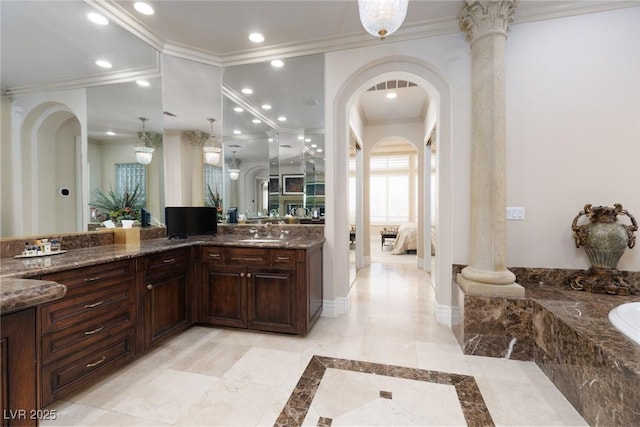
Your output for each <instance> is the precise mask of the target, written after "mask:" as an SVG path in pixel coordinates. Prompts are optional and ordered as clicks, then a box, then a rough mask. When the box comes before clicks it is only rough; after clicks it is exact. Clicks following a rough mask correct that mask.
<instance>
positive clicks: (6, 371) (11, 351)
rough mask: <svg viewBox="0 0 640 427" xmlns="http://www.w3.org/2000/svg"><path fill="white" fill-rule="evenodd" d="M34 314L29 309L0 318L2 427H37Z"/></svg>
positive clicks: (0, 407) (32, 309)
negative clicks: (0, 333) (0, 331)
mask: <svg viewBox="0 0 640 427" xmlns="http://www.w3.org/2000/svg"><path fill="white" fill-rule="evenodd" d="M35 312H36V310H35V308H30V309H27V310H22V311H18V312H15V313H9V314H4V315H2V318H0V322H2V337H1V338H0V368H1V371H0V410H1V411H2V424H1V425H2V426H35V425H37V418H38V417H37V416H36V415H38V414H37V408H38V407H37V402H36V395H37V394H36V366H37V365H36V315H35Z"/></svg>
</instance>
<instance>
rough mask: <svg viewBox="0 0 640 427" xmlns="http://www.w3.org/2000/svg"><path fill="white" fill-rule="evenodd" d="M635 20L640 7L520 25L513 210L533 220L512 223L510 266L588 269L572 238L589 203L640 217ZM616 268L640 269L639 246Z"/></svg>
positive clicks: (639, 60)
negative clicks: (615, 207)
mask: <svg viewBox="0 0 640 427" xmlns="http://www.w3.org/2000/svg"><path fill="white" fill-rule="evenodd" d="M638 23H640V7H636V8H632V9H623V10H617V11H611V12H604V13H597V14H589V15H583V16H578V17H572V18H563V19H555V20H550V21H545V22H536V23H530V24H522V25H515V26H513V28H512V31H511V33H510V35H509V39H508V40H507V51H506V93H507V99H506V107H507V112H506V114H507V205H508V206H523V207H525V209H526V214H525V220H524V221H508V223H507V233H508V234H507V239H508V241H507V251H508V252H507V263H508V264H507V265H509V266H525V267H549V268H580V269H582V268H587V267H588V266H589V262H588V259H587V257H586V255H585V254H584V250H583V249H582V248H580V249H576V247H575V244H574V241H573V238H572V232H571V222H572V220H573V218H574V217H575V216H576V215H577V214H578V212H579V211H580V210H582V208H583V207H584V205H585V204H586V203H591V204H593V205H595V206H597V205H608V206H612V205H613V203H622V204H623V206H624V207H625V208H626V209H628V210H629V212H630V213H631V214H633V215H634V216H635V217H636V218H637V219H639V218H640V174H639V173H638V167H639V166H640V102H639V100H640V25H638ZM583 220H584V217H583ZM583 222H584V221H581V223H583ZM621 222H623V220H621ZM624 223H628V221H624ZM619 268H620V269H621V270H631V271H638V270H640V249H639V248H635V249H633V250H627V251H626V253H625V255H624V256H623V258H622V260H621V261H620V264H619Z"/></svg>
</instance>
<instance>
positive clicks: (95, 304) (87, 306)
mask: <svg viewBox="0 0 640 427" xmlns="http://www.w3.org/2000/svg"><path fill="white" fill-rule="evenodd" d="M102 304H104V300H102V301H98V302H94V303H93V304H86V305H85V306H84V308H94V307H97V306H99V305H102Z"/></svg>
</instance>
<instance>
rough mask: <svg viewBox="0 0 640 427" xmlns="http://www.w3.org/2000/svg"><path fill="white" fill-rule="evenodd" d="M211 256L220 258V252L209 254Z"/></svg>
mask: <svg viewBox="0 0 640 427" xmlns="http://www.w3.org/2000/svg"><path fill="white" fill-rule="evenodd" d="M209 258H220V254H209Z"/></svg>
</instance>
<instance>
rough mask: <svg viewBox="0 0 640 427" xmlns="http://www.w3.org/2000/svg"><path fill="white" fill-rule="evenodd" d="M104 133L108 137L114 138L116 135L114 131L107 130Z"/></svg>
mask: <svg viewBox="0 0 640 427" xmlns="http://www.w3.org/2000/svg"><path fill="white" fill-rule="evenodd" d="M105 133H106V134H107V135H109V136H115V135H116V133H115V132H114V131H112V130H108V131H106V132H105Z"/></svg>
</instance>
